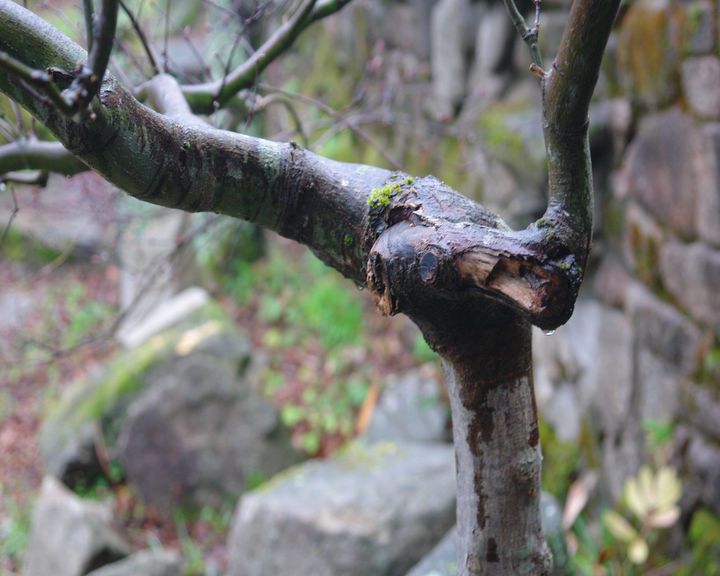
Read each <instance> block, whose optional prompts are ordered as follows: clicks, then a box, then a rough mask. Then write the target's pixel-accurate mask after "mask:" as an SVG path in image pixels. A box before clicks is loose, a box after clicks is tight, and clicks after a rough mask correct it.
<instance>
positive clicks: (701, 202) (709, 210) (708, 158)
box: [697, 124, 720, 247]
mask: <svg viewBox="0 0 720 576" xmlns="http://www.w3.org/2000/svg"><path fill="white" fill-rule="evenodd" d="M701 148H702V155H701V156H700V157H698V162H699V176H700V188H699V196H698V203H697V204H698V206H697V208H698V212H697V228H698V234H699V235H700V237H701V238H702V239H703V240H704V241H705V242H707V243H709V244H712V245H714V246H718V247H720V124H705V125H703V127H702V146H701Z"/></svg>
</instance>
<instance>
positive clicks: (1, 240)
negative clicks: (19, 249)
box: [0, 184, 20, 246]
mask: <svg viewBox="0 0 720 576" xmlns="http://www.w3.org/2000/svg"><path fill="white" fill-rule="evenodd" d="M4 187H5V185H4V184H2V185H0V190H1V189H2V188H4ZM10 196H11V198H12V203H13V207H12V211H11V212H10V217H9V218H8V221H7V222H6V223H5V226H4V228H3V231H2V234H0V246H2V245H3V244H4V243H5V238H6V236H7V234H8V232H9V231H10V226H12V223H13V220H15V216H17V213H18V212H19V211H20V208H18V203H17V196H16V195H15V190H13V189H12V188H10Z"/></svg>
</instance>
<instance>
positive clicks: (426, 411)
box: [364, 370, 450, 442]
mask: <svg viewBox="0 0 720 576" xmlns="http://www.w3.org/2000/svg"><path fill="white" fill-rule="evenodd" d="M439 391H440V388H439V383H438V382H437V381H436V380H435V379H434V378H430V377H428V376H426V375H423V374H422V373H421V372H420V371H419V370H416V371H413V372H410V373H408V374H405V375H403V376H395V377H391V378H388V380H387V383H386V385H385V388H384V389H383V392H382V395H381V396H380V400H379V402H378V404H377V406H376V408H375V410H374V412H373V416H372V420H371V421H370V426H369V427H368V429H367V430H366V431H365V434H364V439H365V440H367V441H368V442H379V441H393V442H402V441H405V442H443V441H445V440H447V439H448V422H449V419H450V411H449V409H448V406H447V404H445V403H443V402H442V400H441V399H440V396H439Z"/></svg>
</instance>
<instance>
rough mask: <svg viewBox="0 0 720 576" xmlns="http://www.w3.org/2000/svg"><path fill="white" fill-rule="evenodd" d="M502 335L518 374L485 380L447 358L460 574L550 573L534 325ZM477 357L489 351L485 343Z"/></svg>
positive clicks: (477, 372) (479, 373)
mask: <svg viewBox="0 0 720 576" xmlns="http://www.w3.org/2000/svg"><path fill="white" fill-rule="evenodd" d="M515 328H516V329H515V330H512V331H511V333H508V334H507V335H506V336H507V337H508V338H509V340H507V341H504V342H503V345H504V346H506V347H507V350H508V351H509V352H510V353H516V354H517V360H516V362H518V360H519V362H518V365H517V369H518V370H519V371H518V373H515V374H510V373H509V374H508V375H507V376H506V377H504V378H503V379H502V380H500V381H497V382H486V381H483V380H481V379H482V378H484V376H483V370H482V361H480V365H479V366H477V367H476V368H474V369H470V370H469V369H468V367H467V366H465V365H464V364H460V365H457V364H452V363H449V362H445V365H444V367H445V379H446V382H447V385H448V393H449V395H450V404H451V408H452V421H453V438H454V443H455V454H456V463H457V485H458V501H457V525H458V550H457V558H458V570H457V574H458V576H479V575H505V574H533V575H544V574H550V573H551V568H552V560H551V557H550V552H549V550H548V548H547V546H546V544H545V539H544V537H543V534H542V527H541V523H540V508H539V505H540V501H539V495H540V471H541V461H542V456H541V454H540V441H539V433H538V422H537V410H536V406H535V394H534V389H533V381H532V366H531V361H530V358H529V351H530V327H529V325H527V324H524V323H523V322H520V323H519V325H518V326H516V327H515ZM477 348H478V351H477V359H478V360H479V359H481V358H483V357H485V356H486V351H485V349H486V348H487V346H486V345H484V344H483V343H479V344H478V346H477Z"/></svg>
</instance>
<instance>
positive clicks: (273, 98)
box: [248, 93, 309, 148]
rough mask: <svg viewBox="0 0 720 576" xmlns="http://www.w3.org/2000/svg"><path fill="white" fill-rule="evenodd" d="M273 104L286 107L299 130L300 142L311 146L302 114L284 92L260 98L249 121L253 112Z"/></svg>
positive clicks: (252, 110) (251, 111) (254, 112)
mask: <svg viewBox="0 0 720 576" xmlns="http://www.w3.org/2000/svg"><path fill="white" fill-rule="evenodd" d="M273 104H279V105H281V106H283V107H284V108H285V110H286V111H287V113H288V115H289V116H290V118H291V119H292V121H293V123H294V124H295V130H296V131H297V133H298V135H299V136H300V142H301V144H302V145H303V146H304V147H305V148H307V147H308V146H309V143H308V137H307V134H306V133H305V130H304V129H303V124H302V120H301V119H300V115H299V114H298V113H297V110H295V106H293V104H292V100H291V99H290V98H288V97H287V96H285V95H284V94H279V93H278V94H269V95H268V96H264V97H261V98H258V100H257V101H256V102H255V104H254V105H253V107H252V109H251V110H250V116H249V117H248V121H249V120H250V118H252V115H253V114H257V113H259V112H262V111H263V110H265V109H266V108H268V107H269V106H272V105H273Z"/></svg>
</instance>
